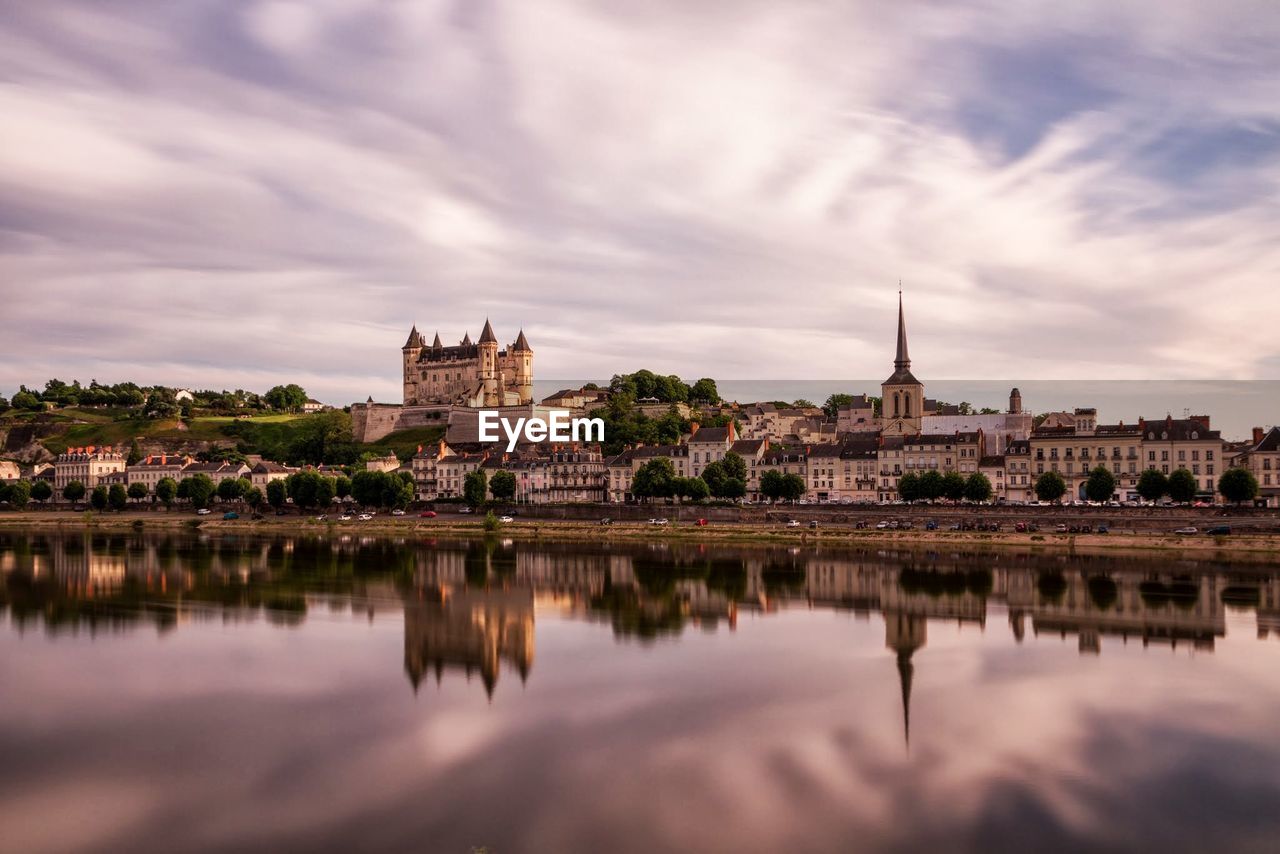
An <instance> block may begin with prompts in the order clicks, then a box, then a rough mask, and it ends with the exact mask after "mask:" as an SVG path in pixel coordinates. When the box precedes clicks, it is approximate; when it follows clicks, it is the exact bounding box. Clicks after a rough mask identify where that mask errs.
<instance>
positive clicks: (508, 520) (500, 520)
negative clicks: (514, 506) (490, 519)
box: [498, 516, 515, 522]
mask: <svg viewBox="0 0 1280 854" xmlns="http://www.w3.org/2000/svg"><path fill="white" fill-rule="evenodd" d="M498 521H499V522H514V521H515V519H512V518H511V517H510V516H499V517H498Z"/></svg>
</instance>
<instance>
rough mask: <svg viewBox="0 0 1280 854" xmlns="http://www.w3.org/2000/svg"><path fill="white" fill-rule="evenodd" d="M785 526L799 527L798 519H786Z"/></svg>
mask: <svg viewBox="0 0 1280 854" xmlns="http://www.w3.org/2000/svg"><path fill="white" fill-rule="evenodd" d="M787 527H788V528H799V527H800V520H799V519H788V520H787Z"/></svg>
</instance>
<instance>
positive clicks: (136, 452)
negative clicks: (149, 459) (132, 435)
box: [124, 439, 142, 466]
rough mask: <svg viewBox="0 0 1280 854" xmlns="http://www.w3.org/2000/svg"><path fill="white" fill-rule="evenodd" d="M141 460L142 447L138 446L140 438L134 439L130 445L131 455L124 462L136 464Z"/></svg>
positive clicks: (130, 464) (127, 464)
mask: <svg viewBox="0 0 1280 854" xmlns="http://www.w3.org/2000/svg"><path fill="white" fill-rule="evenodd" d="M140 462H142V448H140V447H138V440H137V439H134V440H133V443H132V444H131V445H129V456H128V457H127V458H126V459H125V461H124V464H125V465H126V466H136V465H137V464H138V463H140Z"/></svg>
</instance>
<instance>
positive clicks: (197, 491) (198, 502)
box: [178, 474, 216, 509]
mask: <svg viewBox="0 0 1280 854" xmlns="http://www.w3.org/2000/svg"><path fill="white" fill-rule="evenodd" d="M215 489H216V487H215V486H214V485H213V479H212V478H210V477H209V475H207V474H197V475H192V476H191V477H184V478H183V479H182V480H181V482H179V483H178V497H179V498H185V499H187V500H188V501H190V502H191V506H192V507H195V508H197V509H200V508H204V507H208V506H209V501H210V499H212V498H213V493H214V490H215Z"/></svg>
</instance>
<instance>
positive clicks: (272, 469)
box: [252, 460, 297, 474]
mask: <svg viewBox="0 0 1280 854" xmlns="http://www.w3.org/2000/svg"><path fill="white" fill-rule="evenodd" d="M252 471H253V473H254V474H289V473H291V472H295V471H297V469H291V468H289V467H288V466H284V465H281V464H280V463H274V462H272V461H271V460H263V461H262V462H260V463H258V464H257V465H256V466H254V467H253V469H252Z"/></svg>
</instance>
